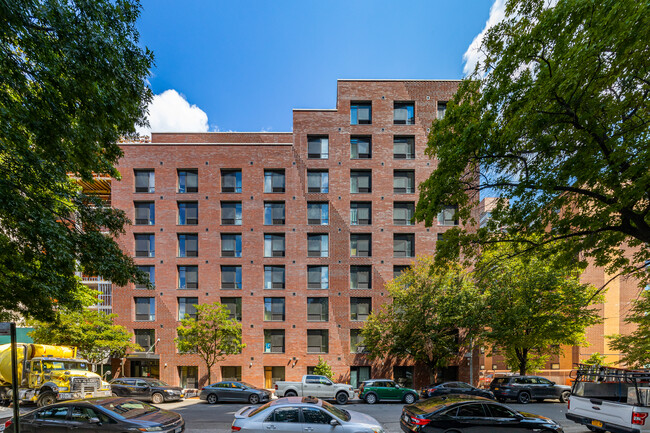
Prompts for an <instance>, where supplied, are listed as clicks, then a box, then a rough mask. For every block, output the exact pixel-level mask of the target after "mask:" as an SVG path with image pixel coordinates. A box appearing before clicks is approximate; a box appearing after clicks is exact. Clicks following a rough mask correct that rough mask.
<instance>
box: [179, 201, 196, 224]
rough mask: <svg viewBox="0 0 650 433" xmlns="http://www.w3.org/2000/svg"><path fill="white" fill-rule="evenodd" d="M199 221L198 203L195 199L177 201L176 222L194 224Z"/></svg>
mask: <svg viewBox="0 0 650 433" xmlns="http://www.w3.org/2000/svg"><path fill="white" fill-rule="evenodd" d="M198 223H199V203H198V202H196V201H181V202H178V224H179V225H182V226H184V225H187V226H195V225H197V224H198Z"/></svg>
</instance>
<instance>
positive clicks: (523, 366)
mask: <svg viewBox="0 0 650 433" xmlns="http://www.w3.org/2000/svg"><path fill="white" fill-rule="evenodd" d="M515 353H516V354H517V359H518V360H519V374H520V375H521V376H525V375H526V370H527V369H528V349H521V351H519V349H515Z"/></svg>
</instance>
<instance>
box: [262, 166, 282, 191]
mask: <svg viewBox="0 0 650 433" xmlns="http://www.w3.org/2000/svg"><path fill="white" fill-rule="evenodd" d="M284 188H285V179H284V170H264V192H268V193H274V192H276V193H277V192H284Z"/></svg>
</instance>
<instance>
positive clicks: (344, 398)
mask: <svg viewBox="0 0 650 433" xmlns="http://www.w3.org/2000/svg"><path fill="white" fill-rule="evenodd" d="M336 402H337V403H338V404H345V403H347V402H348V395H347V394H346V393H344V392H339V393H338V394H336Z"/></svg>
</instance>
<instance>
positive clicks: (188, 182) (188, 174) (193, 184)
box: [178, 170, 199, 194]
mask: <svg viewBox="0 0 650 433" xmlns="http://www.w3.org/2000/svg"><path fill="white" fill-rule="evenodd" d="M178 192H179V193H180V194H186V193H192V192H199V171H198V170H178Z"/></svg>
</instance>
